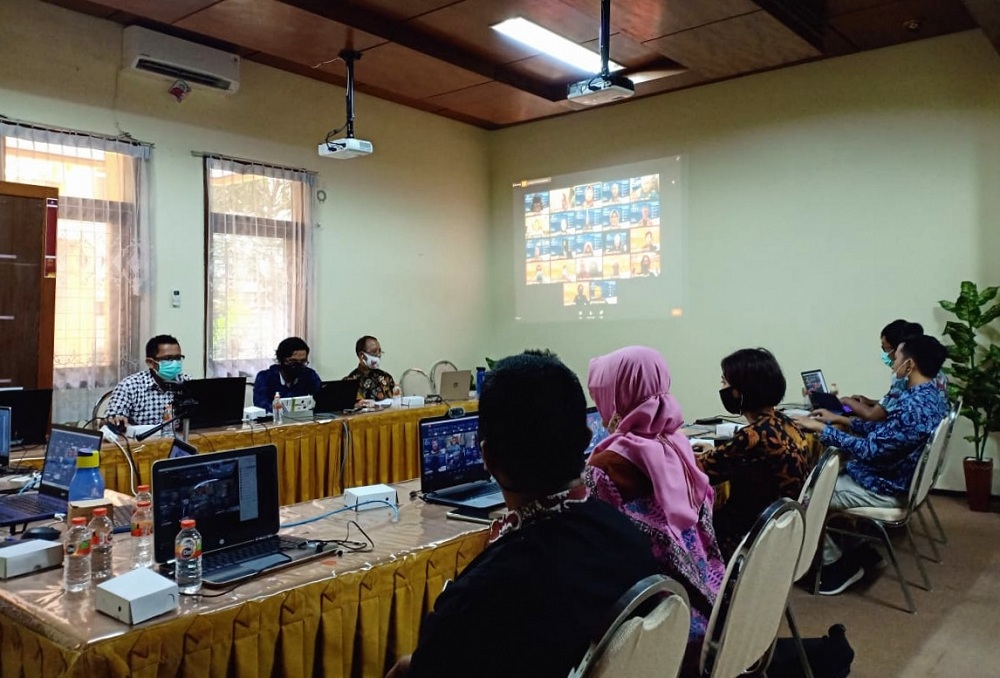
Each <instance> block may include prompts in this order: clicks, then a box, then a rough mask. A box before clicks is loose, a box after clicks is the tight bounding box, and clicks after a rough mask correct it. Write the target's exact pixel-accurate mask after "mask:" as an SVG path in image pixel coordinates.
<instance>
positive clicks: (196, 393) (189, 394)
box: [176, 377, 247, 429]
mask: <svg viewBox="0 0 1000 678" xmlns="http://www.w3.org/2000/svg"><path fill="white" fill-rule="evenodd" d="M246 392H247V380H246V379H244V378H243V377H219V378H215V379H191V380H190V381H185V382H184V383H182V384H181V385H180V389H179V393H178V395H177V398H176V402H179V403H185V404H186V409H187V414H188V418H189V420H190V422H191V428H192V429H198V428H214V427H217V426H233V425H235V424H240V423H242V422H243V403H244V401H245V400H246Z"/></svg>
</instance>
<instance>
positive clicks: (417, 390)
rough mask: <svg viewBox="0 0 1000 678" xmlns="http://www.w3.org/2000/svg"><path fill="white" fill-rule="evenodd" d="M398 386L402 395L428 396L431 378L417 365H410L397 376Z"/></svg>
mask: <svg viewBox="0 0 1000 678" xmlns="http://www.w3.org/2000/svg"><path fill="white" fill-rule="evenodd" d="M399 388H400V389H401V390H402V391H403V395H404V396H423V397H425V398H426V397H427V396H429V395H430V394H431V393H432V392H433V391H432V390H431V380H430V377H428V376H427V373H426V372H424V371H423V370H422V369H420V368H419V367H411V368H410V369H408V370H406V371H404V372H403V374H402V375H401V376H400V377H399Z"/></svg>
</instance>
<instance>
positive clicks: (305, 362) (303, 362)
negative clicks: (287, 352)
mask: <svg viewBox="0 0 1000 678" xmlns="http://www.w3.org/2000/svg"><path fill="white" fill-rule="evenodd" d="M282 364H283V365H286V366H287V367H295V366H296V365H302V366H303V367H304V366H306V365H308V364H309V361H308V360H286V361H285V362H284V363H282Z"/></svg>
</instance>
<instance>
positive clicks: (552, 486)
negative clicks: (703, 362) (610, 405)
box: [387, 351, 657, 678]
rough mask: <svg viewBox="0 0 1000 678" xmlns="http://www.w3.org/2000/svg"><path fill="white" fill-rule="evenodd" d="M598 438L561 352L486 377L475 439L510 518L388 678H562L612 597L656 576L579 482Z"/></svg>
mask: <svg viewBox="0 0 1000 678" xmlns="http://www.w3.org/2000/svg"><path fill="white" fill-rule="evenodd" d="M590 437H591V431H590V429H589V428H588V427H587V413H586V401H585V400H584V395H583V389H582V388H581V387H580V382H579V380H578V379H577V378H576V376H575V375H574V374H573V372H571V371H570V370H569V368H567V367H566V366H565V365H563V364H562V363H561V362H560V361H559V359H558V358H556V357H555V356H554V355H551V354H546V353H542V352H537V351H536V352H531V353H523V354H521V355H516V356H512V357H509V358H504V359H503V360H501V361H499V362H497V363H496V365H495V366H494V368H493V369H492V370H491V371H490V372H488V373H487V374H486V380H485V382H484V383H483V387H482V393H481V395H480V398H479V440H480V444H481V447H482V453H483V462H484V463H485V464H486V467H487V468H488V469H489V470H490V472H491V473H492V474H493V476H494V477H495V478H496V481H497V483H498V484H499V485H500V487H501V488H502V489H503V494H504V500H505V501H506V504H507V508H508V509H509V513H508V514H507V515H506V516H505V517H504V518H503V519H502V520H498V521H496V522H494V523H493V525H492V526H491V528H490V536H489V542H488V544H487V546H486V549H485V550H484V551H483V552H482V553H481V554H480V555H479V556H477V557H476V559H475V560H473V561H472V562H471V563H470V564H469V566H468V567H467V568H466V569H465V570H464V571H463V572H462V573H461V574H460V575H459V576H458V577H457V578H456V580H455V581H454V582H453V583H452V584H451V585H450V586H448V587H447V588H446V589H445V590H444V592H443V593H442V594H441V595H440V597H438V599H437V602H436V603H435V605H434V610H433V612H431V613H430V615H428V617H427V618H426V619H425V620H424V622H423V625H422V627H421V629H420V640H419V642H418V645H417V649H416V651H415V652H414V653H413V654H412V655H411V656H408V657H402V658H400V660H399V661H398V662H397V663H396V665H395V666H394V667H393V668H392V669H391V670H390V671H389V674H388V677H387V678H404V677H406V678H423V677H424V676H435V677H437V678H446V677H448V676H456V677H457V676H463V677H464V676H477V677H479V678H483V677H491V676H496V677H498V678H499V677H500V676H505V677H506V676H518V677H520V678H525V677H539V678H541V677H548V676H551V677H552V678H556V677H558V678H563V677H564V676H566V675H567V674H568V673H569V671H570V669H571V668H573V667H574V666H576V665H577V664H578V663H579V662H580V660H581V659H582V658H583V655H584V653H585V652H586V651H587V648H588V646H589V644H590V642H591V640H592V638H593V637H594V635H597V634H599V633H600V632H601V631H602V630H603V629H602V624H603V623H606V622H607V618H606V617H607V615H608V613H609V611H610V610H611V608H612V606H613V605H614V603H615V601H617V600H618V598H619V597H620V596H621V595H622V594H623V593H624V592H625V591H627V590H628V589H629V588H630V587H631V586H632V585H633V584H635V583H636V582H638V581H639V580H641V579H643V578H644V577H648V576H649V575H651V574H654V573H656V572H657V568H656V563H655V562H654V561H653V557H652V554H651V551H650V546H649V542H648V541H647V540H646V538H645V537H644V536H643V535H642V533H641V532H639V530H638V529H637V528H636V527H635V526H633V525H632V524H631V523H630V522H629V520H628V519H627V518H625V517H624V516H623V515H622V514H620V513H619V512H618V511H616V510H615V509H613V508H611V507H610V506H609V505H607V504H605V503H604V502H602V501H600V500H598V499H591V498H590V497H589V495H588V491H587V489H586V487H585V486H584V485H583V482H582V480H581V478H580V476H581V472H582V471H583V465H584V457H583V453H584V450H585V449H586V448H587V443H588V442H589V441H590Z"/></svg>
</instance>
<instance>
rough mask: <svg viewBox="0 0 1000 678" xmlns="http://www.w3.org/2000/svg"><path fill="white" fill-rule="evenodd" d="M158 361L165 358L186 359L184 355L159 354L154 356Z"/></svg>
mask: <svg viewBox="0 0 1000 678" xmlns="http://www.w3.org/2000/svg"><path fill="white" fill-rule="evenodd" d="M153 360H155V361H156V362H161V361H163V360H184V356H183V355H159V356H156V357H155V358H153Z"/></svg>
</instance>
